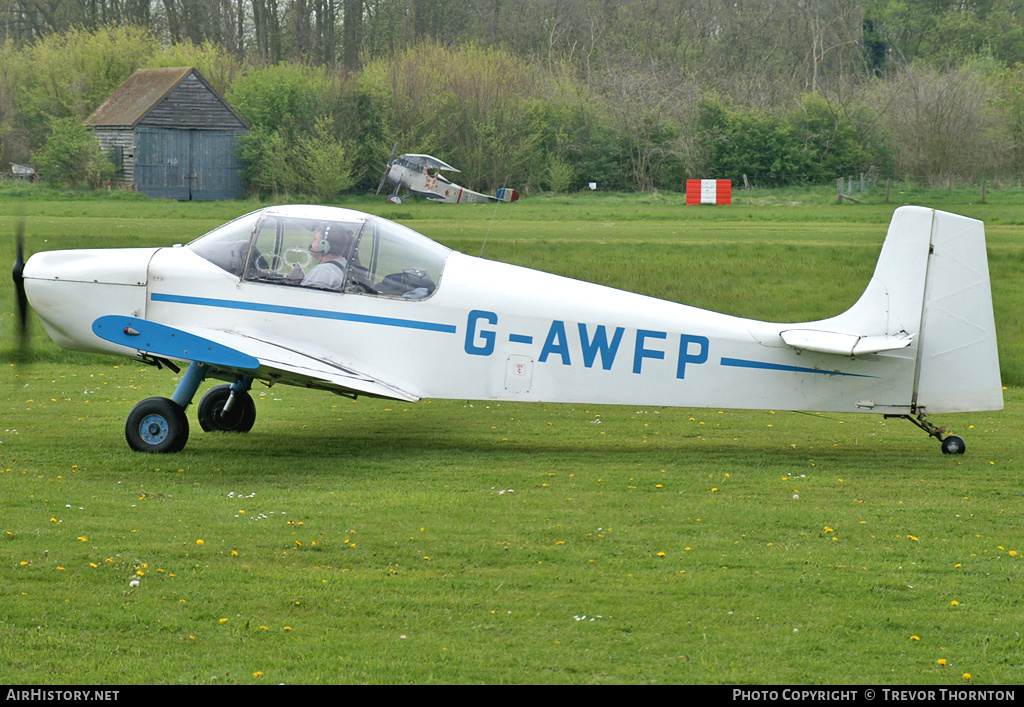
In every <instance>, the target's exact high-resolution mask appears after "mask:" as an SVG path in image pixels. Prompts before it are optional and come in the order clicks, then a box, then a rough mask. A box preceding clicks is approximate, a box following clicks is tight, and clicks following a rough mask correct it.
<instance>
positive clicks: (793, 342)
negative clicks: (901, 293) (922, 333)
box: [780, 329, 912, 356]
mask: <svg viewBox="0 0 1024 707" xmlns="http://www.w3.org/2000/svg"><path fill="white" fill-rule="evenodd" d="M780 334H781V336H782V340H783V341H785V342H786V344H788V345H789V346H792V347H793V348H794V349H798V350H800V351H815V352H817V353H825V354H835V355H837V356H863V355H865V354H873V353H880V352H882V351H895V350H896V349H903V348H906V347H907V346H910V342H911V340H912V339H911V337H910V336H909V335H907V334H897V335H895V336H888V335H883V336H858V335H857V334H843V333H840V332H836V331H820V330H817V329H787V330H786V331H783V332H780Z"/></svg>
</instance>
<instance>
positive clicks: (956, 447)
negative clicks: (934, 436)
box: [942, 435, 967, 454]
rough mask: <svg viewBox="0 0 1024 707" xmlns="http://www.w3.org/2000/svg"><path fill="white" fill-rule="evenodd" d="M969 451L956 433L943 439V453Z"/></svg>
mask: <svg viewBox="0 0 1024 707" xmlns="http://www.w3.org/2000/svg"><path fill="white" fill-rule="evenodd" d="M966 451H967V445H966V444H965V443H964V441H963V440H962V439H961V438H959V437H957V436H956V435H950V436H949V437H946V438H945V439H944V440H942V453H943V454H963V453H964V452H966Z"/></svg>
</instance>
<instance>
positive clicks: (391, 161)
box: [377, 142, 398, 194]
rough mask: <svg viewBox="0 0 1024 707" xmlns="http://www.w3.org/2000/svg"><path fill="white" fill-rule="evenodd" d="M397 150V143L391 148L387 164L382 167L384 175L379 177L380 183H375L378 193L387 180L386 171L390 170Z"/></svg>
mask: <svg viewBox="0 0 1024 707" xmlns="http://www.w3.org/2000/svg"><path fill="white" fill-rule="evenodd" d="M396 152H398V143H397V142H396V143H395V146H394V147H392V148H391V157H389V158H388V166H387V167H385V168H384V176H382V177H381V178H380V184H378V185H377V193H378V194H380V190H381V189H383V188H384V182H386V181H387V180H388V172H390V171H391V165H392V164H393V163H394V161H395V153H396Z"/></svg>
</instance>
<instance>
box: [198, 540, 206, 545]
mask: <svg viewBox="0 0 1024 707" xmlns="http://www.w3.org/2000/svg"><path fill="white" fill-rule="evenodd" d="M205 544H206V543H205V542H203V541H202V540H196V545H205Z"/></svg>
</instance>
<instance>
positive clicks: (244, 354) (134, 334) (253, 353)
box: [93, 315, 419, 402]
mask: <svg viewBox="0 0 1024 707" xmlns="http://www.w3.org/2000/svg"><path fill="white" fill-rule="evenodd" d="M93 332H95V333H96V335H97V336H99V337H100V338H101V339H104V340H106V341H110V342H113V343H115V344H120V345H122V346H126V347H128V348H130V349H135V350H137V351H140V352H143V353H147V354H150V355H152V356H159V357H161V358H168V359H172V360H177V361H198V362H201V363H208V364H210V365H211V366H213V367H215V368H218V369H222V370H229V371H237V372H239V373H242V374H243V375H249V376H253V377H255V378H261V379H267V380H270V381H271V382H274V381H278V380H287V381H288V382H290V383H298V384H300V385H310V386H311V387H326V388H331V389H341V390H342V391H344V392H347V393H352V394H356V395H370V396H373V397H378V398H391V399H395V400H405V401H407V402H416V401H418V400H419V396H417V395H414V394H412V393H410V392H408V391H405V390H402V389H401V388H400V387H398V386H395V385H391V384H389V383H387V382H385V381H383V380H380V379H378V378H375V377H373V376H370V375H367V374H365V373H361V372H360V371H357V370H355V369H354V368H352V367H350V366H348V365H344V364H342V363H340V362H337V361H333V360H331V359H330V358H329V357H328V356H327V355H326V354H324V353H322V352H313V351H301V350H299V349H298V348H297V347H292V346H289V345H288V343H287V342H271V341H267V340H266V339H264V338H260V337H258V336H251V335H247V334H243V333H239V332H228V331H221V330H215V329H198V328H197V329H188V328H183V327H170V326H166V325H164V324H158V323H156V322H151V321H147V320H145V319H138V318H136V317H126V316H115V315H111V316H105V317H100V318H99V319H97V320H96V321H95V322H93Z"/></svg>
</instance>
